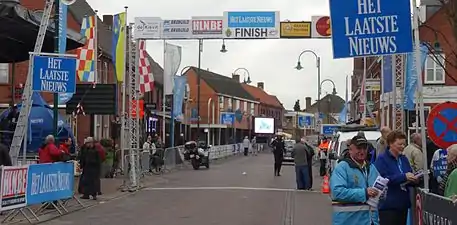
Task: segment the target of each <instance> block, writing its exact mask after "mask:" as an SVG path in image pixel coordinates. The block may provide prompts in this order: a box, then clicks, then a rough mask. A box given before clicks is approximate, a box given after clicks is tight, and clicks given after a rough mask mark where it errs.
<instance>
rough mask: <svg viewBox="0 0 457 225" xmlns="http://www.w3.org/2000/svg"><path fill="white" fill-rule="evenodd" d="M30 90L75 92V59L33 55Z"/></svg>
mask: <svg viewBox="0 0 457 225" xmlns="http://www.w3.org/2000/svg"><path fill="white" fill-rule="evenodd" d="M32 90H33V91H38V92H52V93H75V91H76V59H75V58H63V57H49V56H34V57H33V84H32Z"/></svg>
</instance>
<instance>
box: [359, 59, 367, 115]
mask: <svg viewBox="0 0 457 225" xmlns="http://www.w3.org/2000/svg"><path fill="white" fill-rule="evenodd" d="M366 80H367V57H363V77H362V87H363V88H362V90H361V92H360V94H361V96H362V101H363V112H362V121H363V123H365V119H366V116H367V92H366V91H365V90H366V86H365V85H366Z"/></svg>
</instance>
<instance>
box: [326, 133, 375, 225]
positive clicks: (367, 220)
mask: <svg viewBox="0 0 457 225" xmlns="http://www.w3.org/2000/svg"><path fill="white" fill-rule="evenodd" d="M367 151H368V141H367V139H366V138H364V137H363V136H359V135H357V136H355V137H353V138H352V139H351V141H350V145H349V154H347V157H346V158H344V159H341V161H340V162H339V163H338V164H337V165H336V167H335V170H334V171H333V173H332V175H331V177H330V193H331V197H332V201H333V203H332V205H333V215H332V221H333V222H332V224H333V225H347V224H351V225H369V224H371V225H378V224H379V223H378V213H377V209H376V208H372V207H370V206H369V205H368V204H366V202H367V200H368V199H369V198H370V197H375V196H376V195H377V194H378V191H377V190H376V189H374V188H372V186H373V184H374V182H375V180H376V178H377V177H378V175H379V173H378V171H377V170H376V167H375V166H374V165H372V164H371V163H370V162H368V161H367V160H366V159H367V154H368V153H367Z"/></svg>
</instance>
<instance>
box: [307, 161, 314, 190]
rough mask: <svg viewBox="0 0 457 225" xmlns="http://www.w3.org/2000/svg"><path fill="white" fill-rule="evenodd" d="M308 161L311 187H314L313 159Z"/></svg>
mask: <svg viewBox="0 0 457 225" xmlns="http://www.w3.org/2000/svg"><path fill="white" fill-rule="evenodd" d="M308 162H311V163H308V172H309V187H310V188H313V166H312V159H311V160H309V161H308Z"/></svg>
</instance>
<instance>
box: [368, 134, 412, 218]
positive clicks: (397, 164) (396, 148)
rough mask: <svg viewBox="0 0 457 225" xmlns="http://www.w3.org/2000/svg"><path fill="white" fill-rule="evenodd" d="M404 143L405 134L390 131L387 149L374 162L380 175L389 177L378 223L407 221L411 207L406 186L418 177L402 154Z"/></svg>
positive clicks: (381, 200) (380, 206)
mask: <svg viewBox="0 0 457 225" xmlns="http://www.w3.org/2000/svg"><path fill="white" fill-rule="evenodd" d="M405 144H406V135H405V134H404V133H403V132H401V131H392V132H391V133H389V134H388V135H387V145H388V147H387V150H386V151H385V152H384V153H383V154H381V155H380V156H379V157H378V159H377V160H376V162H375V165H376V168H377V169H378V171H379V173H380V175H381V176H382V177H384V178H387V179H389V183H388V184H387V193H386V195H385V197H384V198H382V199H380V201H379V206H378V208H379V224H380V225H405V224H406V221H407V215H408V209H409V208H410V207H411V201H410V197H409V196H410V193H409V190H408V188H407V186H408V185H410V184H411V183H416V182H417V181H418V178H417V177H416V176H415V175H414V174H413V170H412V168H411V165H410V164H409V160H408V158H406V156H405V155H403V154H402V152H403V149H404V148H405ZM405 183H407V185H406V186H405V185H404V184H405Z"/></svg>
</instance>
